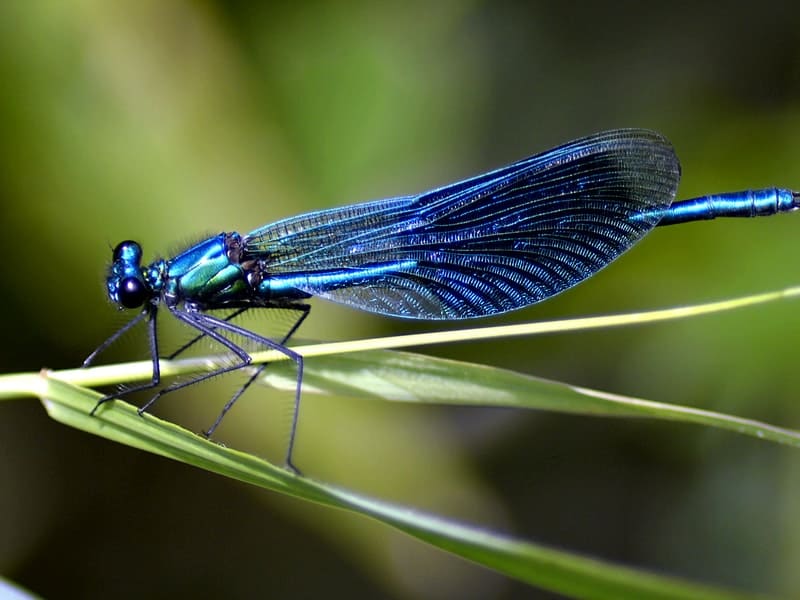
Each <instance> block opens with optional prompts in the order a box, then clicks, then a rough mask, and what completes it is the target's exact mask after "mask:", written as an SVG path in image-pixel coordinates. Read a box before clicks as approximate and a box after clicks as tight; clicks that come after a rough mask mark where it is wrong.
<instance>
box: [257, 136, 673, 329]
mask: <svg viewBox="0 0 800 600" xmlns="http://www.w3.org/2000/svg"><path fill="white" fill-rule="evenodd" d="M679 179H680V165H679V163H678V159H677V157H676V156H675V153H674V151H673V149H672V146H671V145H670V144H669V142H668V141H667V140H666V139H664V138H663V137H661V136H660V135H659V134H657V133H654V132H651V131H646V130H635V129H630V130H618V131H610V132H605V133H600V134H597V135H594V136H590V137H587V138H583V139H580V140H576V141H574V142H571V143H569V144H566V145H564V146H560V147H558V148H555V149H553V150H550V151H548V152H545V153H543V154H539V155H536V156H533V157H530V158H527V159H525V160H522V161H519V162H517V163H515V164H513V165H510V166H508V167H504V168H502V169H499V170H497V171H493V172H491V173H487V174H485V175H480V176H478V177H474V178H472V179H467V180H465V181H462V182H459V183H455V184H452V185H448V186H446V187H443V188H439V189H436V190H432V191H430V192H425V193H423V194H420V195H417V196H408V197H401V198H391V199H387V200H378V201H374V202H367V203H364V204H357V205H351V206H346V207H342V208H335V209H331V210H324V211H318V212H313V213H309V214H306V215H301V216H298V217H294V218H290V219H285V220H282V221H279V222H277V223H274V224H272V225H268V226H266V227H263V228H261V229H257V230H256V231H254V232H252V233H251V234H249V235H248V236H247V237H246V238H245V240H244V246H245V248H244V252H245V255H246V256H247V257H252V258H259V259H262V260H265V261H266V263H267V271H268V272H269V274H270V276H271V279H270V281H271V282H272V285H274V289H280V288H281V286H282V287H283V288H288V287H291V288H295V289H299V290H301V291H303V292H305V293H308V294H311V295H314V296H320V297H322V298H327V299H329V300H333V301H335V302H340V303H343V304H348V305H351V306H355V307H358V308H360V309H362V310H367V311H372V312H376V313H382V314H387V315H395V316H400V317H408V318H418V319H462V318H469V317H479V316H485V315H491V314H496V313H501V312H505V311H509V310H513V309H516V308H520V307H522V306H526V305H529V304H533V303H535V302H539V301H541V300H544V299H545V298H548V297H550V296H553V295H554V294H558V293H559V292H562V291H564V290H566V289H567V288H569V287H572V286H573V285H575V284H577V283H579V282H581V281H583V280H584V279H586V278H587V277H590V276H591V275H593V274H594V273H596V272H597V271H598V270H600V269H602V268H603V267H604V266H606V265H607V264H608V263H610V262H611V261H613V260H614V259H615V258H617V257H618V256H619V255H620V254H622V253H623V252H624V251H625V250H627V249H628V248H630V247H631V246H632V245H633V244H634V243H635V242H636V241H638V240H639V239H640V238H641V237H642V236H643V235H644V234H646V233H647V232H648V231H649V230H650V229H651V228H653V227H654V226H655V225H656V224H657V223H658V220H659V218H660V216H661V214H663V212H664V211H665V210H666V209H667V208H668V207H669V206H670V204H671V202H672V200H673V198H674V197H675V193H676V191H677V187H678V181H679Z"/></svg>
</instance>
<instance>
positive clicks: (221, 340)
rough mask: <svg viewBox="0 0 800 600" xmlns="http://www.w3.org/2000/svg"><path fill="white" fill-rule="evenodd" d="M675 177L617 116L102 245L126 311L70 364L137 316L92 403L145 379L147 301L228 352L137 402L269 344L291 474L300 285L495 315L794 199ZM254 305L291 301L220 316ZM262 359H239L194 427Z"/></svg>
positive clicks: (152, 328)
mask: <svg viewBox="0 0 800 600" xmlns="http://www.w3.org/2000/svg"><path fill="white" fill-rule="evenodd" d="M679 179H680V165H679V163H678V158H677V157H676V155H675V152H674V151H673V148H672V146H671V145H670V143H669V142H668V141H667V140H666V139H665V138H663V137H662V136H661V135H659V134H657V133H654V132H652V131H646V130H640V129H623V130H616V131H608V132H605V133H598V134H596V135H592V136H589V137H586V138H583V139H579V140H576V141H573V142H570V143H568V144H565V145H563V146H560V147H558V148H555V149H552V150H549V151H547V152H544V153H542V154H538V155H535V156H532V157H530V158H526V159H524V160H521V161H519V162H516V163H514V164H512V165H509V166H507V167H503V168H501V169H497V170H495V171H492V172H490V173H486V174H484V175H478V176H477V177H473V178H471V179H467V180H465V181H461V182H458V183H453V184H450V185H447V186H444V187H441V188H438V189H435V190H431V191H428V192H424V193H421V194H415V195H412V196H401V197H397V198H389V199H385V200H377V201H373V202H366V203H362V204H354V205H351V206H343V207H340V208H333V209H330V210H321V211H317V212H311V213H308V214H305V215H300V216H297V217H291V218H288V219H284V220H282V221H278V222H277V223H273V224H271V225H266V226H264V227H261V228H259V229H256V230H255V231H252V232H250V233H248V234H246V235H240V234H239V233H235V232H231V233H220V234H218V235H215V236H213V237H210V238H208V239H206V240H204V241H202V242H200V243H199V244H196V245H195V246H192V247H191V248H189V249H187V250H185V251H184V252H182V253H180V254H178V255H177V256H175V257H173V258H169V259H159V260H156V261H155V262H153V263H151V264H149V265H144V264H142V249H141V247H140V246H139V244H138V243H136V242H133V241H125V242H122V243H120V244H119V245H118V246H117V247H116V248H115V249H114V253H113V262H112V264H111V268H110V272H109V275H108V279H107V291H108V297H109V298H110V299H111V301H112V302H114V303H115V304H117V305H118V306H119V307H120V308H125V309H140V313H139V315H138V316H137V317H136V318H134V319H133V320H132V321H130V322H129V323H128V324H127V325H125V326H124V327H123V328H121V329H120V330H119V331H117V332H116V333H115V334H114V335H112V336H111V337H110V338H109V339H108V340H106V341H105V342H104V343H103V344H102V345H101V346H100V347H99V348H98V349H97V350H95V351H94V352H93V353H92V354H91V355H90V356H89V357H88V358H87V359H86V361H85V362H84V365H89V364H90V363H91V362H92V361H94V359H95V358H96V357H97V355H98V354H99V353H100V352H102V351H103V350H105V349H106V348H108V347H109V346H110V345H111V344H112V343H114V342H115V341H116V340H117V339H119V337H120V336H121V335H123V334H124V333H125V332H127V331H129V330H130V329H131V328H132V327H134V326H135V325H136V324H138V323H139V322H141V321H143V320H144V321H147V324H148V335H149V340H150V356H151V359H152V363H153V374H152V379H151V380H150V381H149V382H147V383H146V384H143V385H139V386H134V387H130V388H127V389H125V390H122V391H120V392H117V393H115V394H111V395H109V396H106V397H104V398H103V399H101V400H100V401H99V402H98V404H97V406H96V407H95V410H96V409H97V407H99V406H100V405H101V404H103V403H105V402H107V401H109V400H112V399H115V398H119V397H121V396H123V395H125V394H129V393H131V392H134V391H137V390H142V389H147V388H153V387H156V386H158V385H159V383H160V372H159V362H158V360H159V356H160V354H159V345H158V337H157V333H158V330H157V323H156V317H157V315H158V311H159V308H161V307H162V306H163V307H164V308H166V310H167V311H168V312H169V313H170V314H172V315H173V316H174V317H175V318H177V319H178V320H179V321H181V322H182V323H184V324H186V325H188V326H189V327H190V328H193V329H194V330H196V331H197V333H198V335H199V337H206V338H208V339H210V340H213V341H214V342H216V343H218V344H219V345H220V346H222V347H223V348H226V349H227V350H228V351H229V352H231V353H232V354H233V356H234V357H235V359H236V360H235V362H234V363H233V364H229V365H226V366H220V367H219V368H217V369H216V370H214V371H212V372H209V373H206V374H203V375H198V376H196V377H195V378H194V379H192V380H190V381H185V382H180V383H174V384H172V385H170V386H167V387H165V388H163V389H161V390H160V391H159V392H158V393H157V394H156V395H155V396H153V398H151V399H150V400H149V401H148V402H147V403H146V404H145V405H144V406H142V407H141V408H140V409H139V411H140V413H142V412H144V411H146V410H147V409H148V408H150V407H151V406H152V405H153V403H154V402H155V401H156V400H157V399H158V398H159V397H161V396H162V395H164V394H165V393H167V392H171V391H174V390H176V389H179V388H182V387H185V386H187V385H191V384H194V383H198V382H200V381H203V380H205V379H208V378H210V377H214V376H216V375H220V374H222V373H226V372H229V371H234V370H237V369H241V368H243V367H246V366H247V365H249V364H250V362H251V358H250V354H249V353H248V351H247V350H245V348H243V347H242V345H240V344H238V343H236V342H234V341H233V338H237V339H238V338H242V339H244V340H246V341H247V343H248V344H254V345H255V346H261V347H263V348H272V349H274V350H277V351H279V352H281V353H283V354H285V355H286V356H287V357H289V358H290V359H291V360H293V361H294V362H295V363H296V364H297V381H296V388H295V396H294V412H293V417H292V424H291V430H290V434H289V443H288V447H287V451H286V465H287V467H288V468H290V469H293V470H295V471H296V469H295V468H294V465H293V463H292V451H293V449H294V442H295V436H296V433H297V421H298V414H299V409H300V392H301V386H302V381H303V358H302V356H300V355H299V354H298V353H296V352H294V351H293V350H291V349H290V348H288V347H287V346H286V344H287V342H288V341H289V339H290V338H291V337H292V335H293V334H294V333H295V332H296V331H297V329H298V327H299V326H300V325H301V323H302V322H303V320H304V319H305V318H306V317H307V316H308V314H309V310H310V307H309V305H308V304H307V303H306V300H307V299H308V298H311V297H314V296H318V297H320V298H324V299H327V300H331V301H334V302H339V303H341V304H346V305H348V306H353V307H355V308H359V309H361V310H365V311H370V312H375V313H380V314H384V315H390V316H395V317H405V318H410V319H446V320H455V319H469V318H474V317H483V316H487V315H495V314H498V313H503V312H507V311H510V310H515V309H518V308H521V307H524V306H528V305H530V304H534V303H536V302H540V301H542V300H545V299H546V298H550V297H551V296H554V295H556V294H558V293H560V292H562V291H564V290H566V289H568V288H570V287H572V286H573V285H575V284H577V283H579V282H581V281H583V280H584V279H586V278H588V277H590V276H592V275H594V274H595V273H597V272H598V271H599V270H600V269H602V268H603V267H605V266H606V265H607V264H609V263H610V262H611V261H613V260H614V259H615V258H617V257H618V256H620V255H621V254H622V253H623V252H625V251H626V250H627V249H628V248H630V247H631V246H632V245H633V244H634V243H635V242H637V241H638V240H639V239H641V238H642V237H643V236H644V235H645V234H646V233H647V232H648V231H650V229H652V228H653V227H655V226H657V225H671V224H675V223H683V222H687V221H695V220H701V219H713V218H715V217H722V216H725V217H753V216H759V215H772V214H776V213H779V212H786V211H791V210H794V209H796V208H797V207H798V206H799V205H800V195H799V194H797V193H795V192H792V191H790V190H786V189H774V188H773V189H766V190H757V191H752V190H751V191H744V192H735V193H729V194H720V195H714V196H704V197H701V198H695V199H692V200H683V201H679V202H673V200H674V198H675V193H676V191H677V188H678V182H679ZM269 308H283V309H289V310H292V311H295V312H296V315H297V316H296V319H295V320H294V324H293V325H292V327H290V328H289V331H288V332H287V333H286V334H285V335H284V336H283V337H281V338H278V339H269V338H267V337H264V336H262V335H259V334H257V333H254V332H253V331H250V330H249V329H247V328H244V327H241V326H239V325H236V324H235V323H233V322H232V321H233V318H235V317H237V316H239V315H241V314H242V313H243V312H245V311H247V310H251V309H269ZM218 309H229V310H231V311H232V312H231V314H230V315H228V316H227V317H226V318H219V317H217V316H214V315H212V314H209V311H212V310H218ZM188 345H190V344H187V345H185V346H183V347H182V348H181V349H180V350H179V351H178V353H180V351H182V350H184V349H185V348H186V347H188ZM178 353H175V354H173V355H171V357H174V356H175V355H176V354H178ZM265 366H266V365H261V366H259V367H257V368H256V369H255V370H254V372H253V374H252V375H251V377H250V378H249V379H248V380H247V382H246V383H245V384H244V385H243V386H242V387H241V388H240V389H239V390H238V391H237V392H236V394H234V396H233V397H232V398H231V399H230V400H229V401H228V403H227V404H226V405H225V407H224V408H223V409H222V411H221V412H220V414H219V416H218V417H217V419H216V421H215V422H214V423H213V424H212V426H211V427H210V428H209V429H208V430H207V431H206V435H208V436H210V435H212V434H213V432H214V430H215V429H216V428H217V427H218V426H219V424H220V422H221V421H222V418H223V417H224V416H225V413H227V411H228V410H229V409H230V408H231V407H232V406H233V404H234V403H235V402H236V401H237V400H238V399H239V397H240V396H241V395H242V393H243V392H244V391H245V390H246V389H247V387H248V386H249V385H250V384H251V383H252V382H253V381H254V380H255V379H256V378H257V377H258V376H259V375H260V374H261V372H262V371H263V369H264V368H265Z"/></svg>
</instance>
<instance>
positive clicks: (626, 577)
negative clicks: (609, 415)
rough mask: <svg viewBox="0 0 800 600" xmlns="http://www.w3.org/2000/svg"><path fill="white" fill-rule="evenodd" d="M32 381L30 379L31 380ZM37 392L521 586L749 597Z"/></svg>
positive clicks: (76, 419) (78, 399)
mask: <svg viewBox="0 0 800 600" xmlns="http://www.w3.org/2000/svg"><path fill="white" fill-rule="evenodd" d="M32 378H33V376H30V377H29V379H28V380H29V381H30V382H31V383H32ZM37 379H38V380H39V381H38V383H37V384H36V389H35V390H31V391H32V393H36V394H37V395H40V396H41V397H42V401H43V403H44V406H45V408H46V409H47V411H48V413H49V414H50V416H52V417H53V418H54V419H56V420H57V421H60V422H62V423H64V424H66V425H70V426H72V427H77V428H79V429H82V430H84V431H88V432H91V433H95V434H97V435H100V436H103V437H106V438H108V439H112V440H115V441H118V442H121V443H124V444H127V445H130V446H134V447H136V448H140V449H142V450H145V451H148V452H153V453H155V454H159V455H161V456H165V457H168V458H172V459H174V460H179V461H181V462H185V463H188V464H191V465H194V466H197V467H200V468H203V469H206V470H208V471H212V472H214V473H218V474H221V475H225V476H227V477H232V478H234V479H237V480H240V481H244V482H247V483H251V484H253V485H257V486H260V487H263V488H265V489H269V490H273V491H278V492H282V493H284V494H288V495H291V496H294V497H296V498H301V499H304V500H309V501H312V502H316V503H319V504H323V505H326V506H329V507H333V508H339V509H344V510H348V511H353V512H357V513H360V514H362V515H364V516H367V517H370V518H373V519H376V520H378V521H381V522H383V523H386V524H387V525H390V526H392V527H395V528H397V529H399V530H401V531H404V532H405V533H407V534H409V535H411V536H413V537H415V538H417V539H420V540H422V541H425V542H427V543H429V544H432V545H433V546H436V547H438V548H441V549H443V550H446V551H448V552H451V553H453V554H456V555H458V556H461V557H463V558H465V559H468V560H471V561H474V562H476V563H479V564H482V565H484V566H486V567H489V568H492V569H495V570H497V571H498V572H500V573H504V574H505V575H508V576H509V577H513V578H515V579H518V580H520V581H524V582H527V583H529V584H532V585H536V586H539V587H542V588H545V589H548V590H551V591H555V592H559V593H562V594H567V595H570V596H573V597H576V598H598V599H600V598H602V599H612V598H614V599H617V598H658V599H667V598H691V599H698V600H700V599H729V598H730V599H732V598H747V597H752V596H748V595H745V594H738V593H735V592H728V591H725V590H721V589H717V588H713V587H709V586H702V585H697V584H694V583H690V582H686V581H683V580H679V579H674V578H668V577H663V576H658V575H653V574H649V573H646V572H643V571H638V570H634V569H630V568H625V567H620V566H616V565H612V564H610V563H605V562H602V561H598V560H593V559H589V558H585V557H581V556H578V555H575V554H570V553H567V552H563V551H559V550H554V549H551V548H547V547H544V546H541V545H537V544H533V543H531V542H525V541H519V540H515V539H513V538H511V537H509V536H506V535H502V534H499V533H494V532H491V531H487V530H484V529H481V528H479V527H474V526H469V525H465V524H461V523H456V522H453V521H450V520H447V519H443V518H440V517H436V516H432V515H428V514H425V513H422V512H419V511H416V510H414V509H411V508H409V507H405V506H397V505H393V504H389V503H386V502H382V501H380V500H376V499H372V498H368V497H365V496H362V495H359V494H355V493H353V492H349V491H346V490H343V489H341V488H337V487H333V486H330V485H325V484H323V483H319V482H315V481H312V480H310V479H307V478H304V477H299V476H296V475H293V474H291V473H289V472H287V471H286V470H284V469H281V468H278V467H276V466H274V465H271V464H270V463H268V462H266V461H263V460H261V459H259V458H256V457H254V456H252V455H249V454H245V453H242V452H239V451H236V450H232V449H229V448H224V447H222V446H219V445H217V444H214V443H213V442H210V441H208V440H205V439H203V438H201V437H199V436H196V435H194V434H192V433H191V432H189V431H187V430H185V429H183V428H181V427H178V426H176V425H173V424H171V423H167V422H165V421H161V420H160V419H157V418H155V417H153V416H151V415H147V416H145V417H144V418H142V417H140V416H139V415H138V414H137V412H136V409H135V408H134V407H132V406H129V405H127V404H125V403H123V402H120V401H115V402H114V403H110V404H109V405H107V406H106V407H104V408H102V409H101V410H100V411H98V414H97V416H96V417H90V416H89V411H90V410H91V409H92V407H93V406H94V404H95V402H96V401H97V399H98V398H99V395H98V394H96V393H95V392H92V391H91V390H86V389H83V388H79V387H76V386H73V385H70V384H68V383H65V382H63V381H59V380H57V379H54V378H52V377H48V376H47V374H46V373H45V374H43V375H42V376H40V377H38V378H37Z"/></svg>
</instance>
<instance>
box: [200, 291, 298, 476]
mask: <svg viewBox="0 0 800 600" xmlns="http://www.w3.org/2000/svg"><path fill="white" fill-rule="evenodd" d="M287 308H289V309H292V310H298V311H300V313H301V314H300V316H299V317H298V319H297V321H295V323H294V325H292V327H291V329H289V331H288V332H287V333H286V335H284V336H283V338H282V339H281V341H280V342H278V343H279V344H280V345H281V346H285V345H286V343H287V342H288V341H289V339H290V338H291V337H292V336H293V335H294V334H295V332H296V331H297V330H298V329H299V328H300V325H302V324H303V321H305V320H306V317H307V316H308V314H309V312H310V311H311V306H309V305H308V304H295V305H292V306H289V307H287ZM287 356H289V355H288V354H287ZM290 358H291V357H290ZM268 366H269V363H264V364H263V365H260V366H259V367H258V368H257V369H256V371H255V372H254V373H253V375H252V376H251V377H250V378H249V379H248V380H247V381H246V382H245V383H244V385H242V387H240V388H239V389H238V390H237V391H236V393H235V394H234V395H233V397H232V398H231V399H230V400H228V402H227V403H226V404H225V406H224V407H223V408H222V411H221V412H220V413H219V416H217V419H216V420H215V421H214V423H213V425H211V427H209V428H208V430H206V431H205V432H204V434H205V436H206V437H211V436H212V435H213V434H214V431H216V429H217V427H219V425H220V423H222V419H224V418H225V415H226V414H227V413H228V411H229V410H230V409H231V408H232V407H233V405H234V404H236V401H237V400H239V398H240V397H241V396H242V394H244V392H245V390H247V388H249V387H250V385H252V383H253V382H254V381H255V380H256V379H258V377H259V376H260V375H261V373H263V372H264V369H266V368H267V367H268ZM298 368H299V369H301V370H302V361H301V362H300V363H299V365H298ZM302 379H303V378H302V373H301V374H300V376H299V381H301V382H302ZM299 413H300V395H299V393H297V394H296V395H295V401H294V409H293V412H292V425H291V429H290V432H289V446H288V450H287V453H286V464H287V466H288V467H289V468H291V469H292V470H294V471H295V472H297V473H299V471H298V470H297V468H296V467H295V466H294V465H293V464H292V462H291V457H292V450H293V449H294V438H295V434H296V432H297V421H298V418H299Z"/></svg>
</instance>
